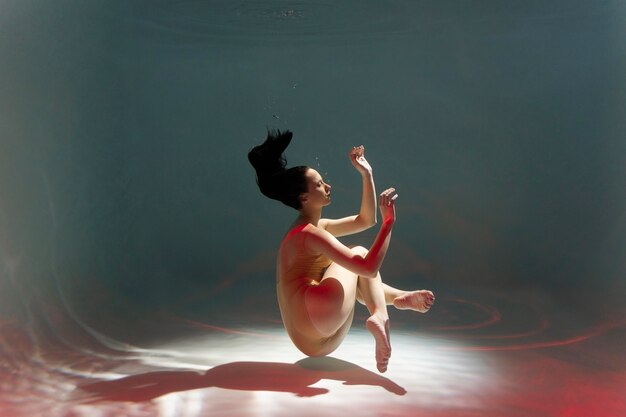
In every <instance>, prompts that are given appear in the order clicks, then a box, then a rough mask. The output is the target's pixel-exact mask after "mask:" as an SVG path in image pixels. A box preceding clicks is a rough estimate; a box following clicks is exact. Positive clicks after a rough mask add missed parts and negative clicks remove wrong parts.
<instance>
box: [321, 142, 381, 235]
mask: <svg viewBox="0 0 626 417" xmlns="http://www.w3.org/2000/svg"><path fill="white" fill-rule="evenodd" d="M348 156H349V157H350V162H351V163H352V165H353V166H354V168H356V170H357V171H358V172H359V174H361V179H362V182H363V191H362V194H361V208H360V210H359V214H356V215H353V216H348V217H344V218H341V219H322V220H321V221H320V227H322V228H323V229H326V230H327V231H328V232H330V233H331V234H332V235H333V236H345V235H350V234H353V233H358V232H361V231H363V230H366V229H369V228H370V227H372V226H374V225H375V224H376V187H375V186H374V177H373V175H372V167H371V166H370V164H369V162H367V160H366V159H365V148H364V147H363V145H361V146H355V147H354V148H352V150H351V151H350V153H349V155H348Z"/></svg>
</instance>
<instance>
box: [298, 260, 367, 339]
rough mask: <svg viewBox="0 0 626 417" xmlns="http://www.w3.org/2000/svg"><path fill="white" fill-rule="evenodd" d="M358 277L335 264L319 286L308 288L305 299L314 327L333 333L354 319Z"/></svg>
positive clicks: (329, 334)
mask: <svg viewBox="0 0 626 417" xmlns="http://www.w3.org/2000/svg"><path fill="white" fill-rule="evenodd" d="M357 282H358V276H357V275H356V274H355V273H354V272H351V271H349V270H347V269H346V268H344V267H342V266H340V265H338V264H336V263H332V264H331V265H330V266H329V267H328V268H327V269H326V272H325V273H324V277H323V278H322V281H321V282H320V283H319V285H314V286H310V287H309V288H307V290H306V293H305V296H304V300H305V304H306V308H307V312H308V314H309V317H310V319H311V323H312V324H313V326H314V327H315V328H316V329H317V331H319V332H320V333H321V334H323V335H325V336H331V335H333V334H334V333H336V332H337V331H338V330H339V329H340V328H342V326H344V325H345V324H346V322H347V321H349V320H351V319H352V313H353V311H354V303H355V300H356V293H357Z"/></svg>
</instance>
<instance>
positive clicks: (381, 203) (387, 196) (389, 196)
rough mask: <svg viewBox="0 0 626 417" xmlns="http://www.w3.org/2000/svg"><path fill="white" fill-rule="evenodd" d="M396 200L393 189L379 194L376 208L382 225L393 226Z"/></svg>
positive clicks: (396, 195)
mask: <svg viewBox="0 0 626 417" xmlns="http://www.w3.org/2000/svg"><path fill="white" fill-rule="evenodd" d="M396 198H398V194H396V189H395V188H393V187H392V188H388V189H386V190H385V191H383V192H382V193H380V197H379V198H378V207H379V208H380V214H381V216H382V217H383V222H384V223H392V224H393V223H394V222H395V221H396V206H395V204H396Z"/></svg>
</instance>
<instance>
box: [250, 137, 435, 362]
mask: <svg viewBox="0 0 626 417" xmlns="http://www.w3.org/2000/svg"><path fill="white" fill-rule="evenodd" d="M291 138H292V133H291V132H289V131H285V132H280V131H278V130H275V131H270V132H268V135H267V139H266V141H265V142H264V143H263V144H261V145H259V146H256V147H254V148H253V149H252V150H251V151H250V152H249V153H248V159H249V161H250V163H251V164H252V166H253V167H254V169H255V170H256V176H257V184H258V186H259V189H260V190H261V192H262V193H263V194H264V195H265V196H267V197H269V198H272V199H275V200H279V201H281V202H283V203H284V204H286V205H288V206H290V207H292V208H294V209H296V210H298V213H299V214H298V217H297V218H296V220H295V221H294V222H293V223H292V224H291V226H290V227H289V231H288V232H287V233H286V234H285V237H284V238H283V241H282V243H281V245H280V249H279V251H278V257H277V274H276V286H277V292H278V304H279V306H280V312H281V316H282V319H283V323H284V325H285V329H286V330H287V333H288V334H289V337H290V338H291V340H292V341H293V343H294V344H295V345H296V347H297V348H298V349H300V350H301V351H302V352H303V353H304V354H306V355H309V356H323V355H327V354H329V353H331V352H332V351H334V350H335V349H336V348H337V347H338V346H339V344H340V343H341V341H342V340H343V339H344V337H345V336H346V334H347V332H348V330H349V329H350V325H351V324H352V318H353V317H354V306H355V301H357V300H358V301H359V302H361V303H363V304H365V305H366V306H367V309H368V310H369V312H370V314H371V315H370V317H369V318H368V319H367V321H366V323H365V324H366V327H367V329H368V330H369V331H370V332H371V333H372V335H373V336H374V340H375V342H376V367H377V368H378V370H379V371H380V372H385V371H386V370H387V364H388V362H389V357H390V356H391V344H390V341H389V316H388V314H387V305H388V304H389V305H393V306H394V307H396V308H398V309H401V310H406V309H411V310H415V311H419V312H422V313H425V312H427V311H428V310H429V309H430V307H431V306H432V304H433V303H434V301H435V297H434V296H433V293H432V292H430V291H427V290H418V291H403V290H399V289H396V288H392V287H390V286H388V285H386V284H384V283H383V282H382V280H381V278H380V273H379V272H378V271H379V269H380V266H381V265H382V262H383V259H384V258H385V254H386V252H387V247H388V246H389V240H390V237H391V230H392V229H393V225H394V222H395V219H396V215H395V201H396V198H397V197H398V195H397V194H396V193H395V189H394V188H389V189H387V190H385V191H383V192H382V193H381V194H380V196H379V199H378V204H379V207H380V213H381V215H382V220H383V221H382V225H381V227H380V230H379V232H378V235H377V236H376V239H375V240H374V243H373V244H372V246H371V247H370V248H369V250H368V249H366V248H364V247H360V246H357V247H347V246H345V245H343V244H342V243H341V242H339V240H337V237H338V236H345V235H349V234H353V233H357V232H360V231H363V230H365V229H368V228H370V227H372V226H373V225H374V224H376V191H375V188H374V180H373V177H372V168H371V166H370V165H369V163H368V162H367V160H366V159H365V156H364V148H363V146H360V147H354V148H352V150H351V151H350V154H349V156H350V161H351V162H352V165H354V167H355V168H356V170H357V171H358V172H359V173H360V174H361V177H362V179H363V195H362V198H361V210H360V211H359V214H357V215H354V216H350V217H344V218H342V219H334V220H331V219H323V218H322V217H321V215H322V208H324V207H325V206H327V205H329V204H330V201H331V198H330V195H331V194H330V190H331V186H330V185H328V184H326V183H325V182H324V180H323V178H322V177H321V176H320V174H319V173H318V172H317V171H316V170H314V169H313V168H310V167H306V166H296V167H292V168H289V169H287V168H286V165H287V161H286V159H285V157H284V155H283V153H284V151H285V149H286V148H287V146H288V145H289V143H290V142H291Z"/></svg>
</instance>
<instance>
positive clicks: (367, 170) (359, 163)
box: [349, 145, 372, 175]
mask: <svg viewBox="0 0 626 417" xmlns="http://www.w3.org/2000/svg"><path fill="white" fill-rule="evenodd" d="M349 156H350V162H352V165H354V167H355V168H356V170H357V171H359V172H360V173H361V175H365V174H371V173H372V167H371V166H370V164H369V162H367V160H366V159H365V148H364V147H363V145H361V146H355V147H354V148H352V150H351V151H350V155H349Z"/></svg>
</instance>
